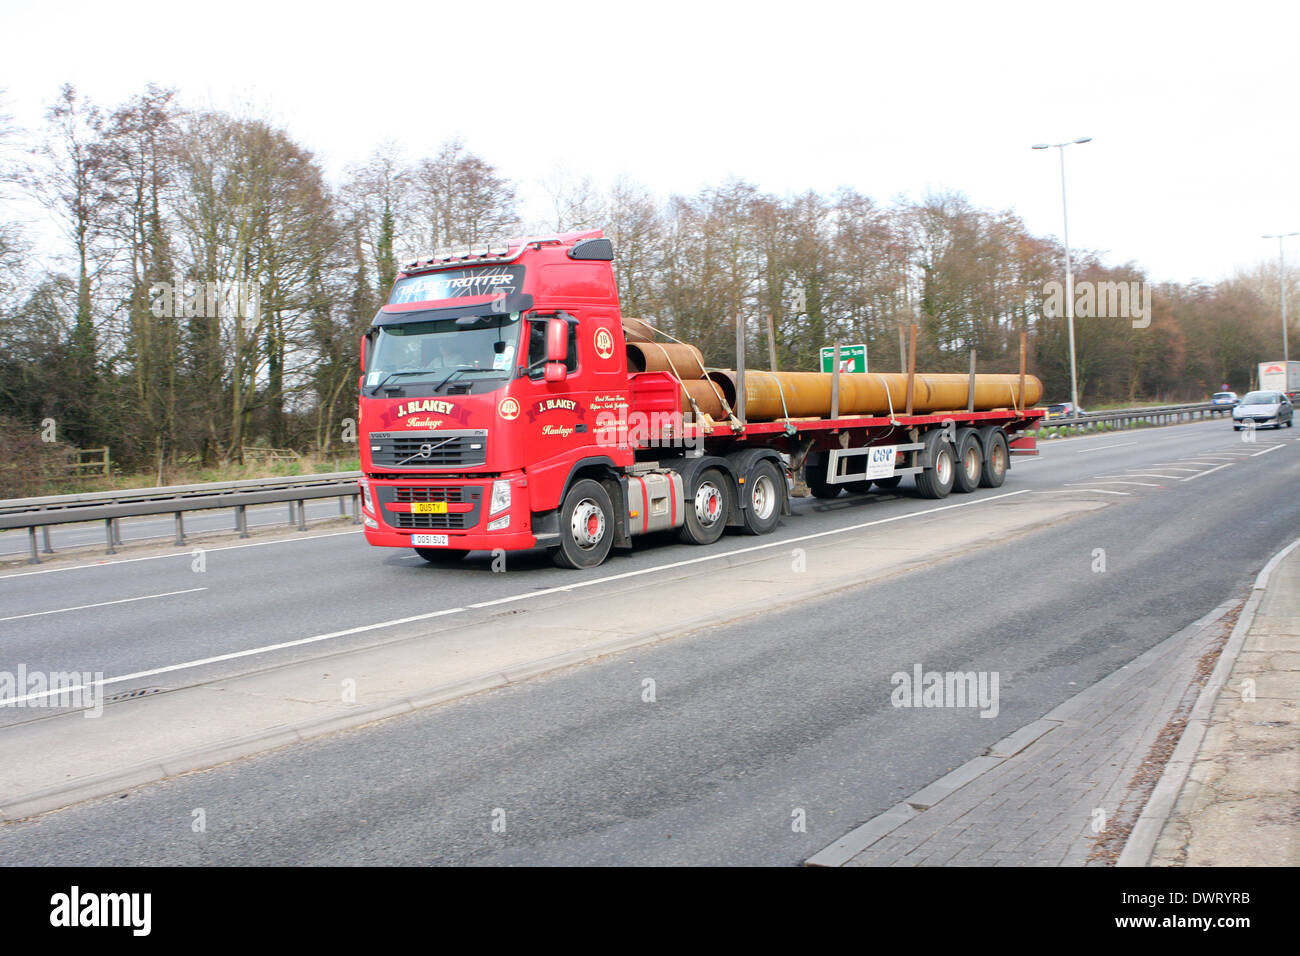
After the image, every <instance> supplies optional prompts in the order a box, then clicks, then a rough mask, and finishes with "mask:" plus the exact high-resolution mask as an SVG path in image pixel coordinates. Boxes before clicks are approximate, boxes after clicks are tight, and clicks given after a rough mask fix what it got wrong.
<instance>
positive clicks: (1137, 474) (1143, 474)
mask: <svg viewBox="0 0 1300 956" xmlns="http://www.w3.org/2000/svg"><path fill="white" fill-rule="evenodd" d="M1093 477H1094V478H1168V479H1169V480H1171V481H1181V480H1182V476H1181V475H1160V474H1157V473H1156V472H1154V471H1132V472H1128V473H1127V474H1123V475H1093Z"/></svg>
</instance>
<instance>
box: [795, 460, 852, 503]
mask: <svg viewBox="0 0 1300 956" xmlns="http://www.w3.org/2000/svg"><path fill="white" fill-rule="evenodd" d="M803 477H804V481H805V482H806V483H807V484H808V490H809V491H811V492H812V493H813V497H814V498H821V499H823V500H826V501H829V500H830V499H832V498H838V497H839V496H840V489H841V488H843V487H844V486H843V485H832V484H829V483H828V482H827V481H826V456H825V455H824V454H822V453H820V452H819V453H818V454H817V455H816V456H814V457H813V458H811V459H810V460H809V461H808V462H807V463H806V464H805V465H804V469H803Z"/></svg>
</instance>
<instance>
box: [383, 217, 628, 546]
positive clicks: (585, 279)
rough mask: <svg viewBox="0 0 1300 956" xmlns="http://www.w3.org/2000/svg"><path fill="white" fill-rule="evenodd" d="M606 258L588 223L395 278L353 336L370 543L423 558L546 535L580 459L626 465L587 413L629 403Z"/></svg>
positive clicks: (414, 268) (424, 264)
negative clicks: (357, 349)
mask: <svg viewBox="0 0 1300 956" xmlns="http://www.w3.org/2000/svg"><path fill="white" fill-rule="evenodd" d="M612 259H613V250H612V247H611V245H610V242H609V240H608V239H605V238H604V237H603V234H602V233H601V232H600V231H598V230H597V231H589V232H578V233H569V234H565V235H559V236H553V237H547V238H545V239H535V240H519V241H515V242H512V243H510V244H507V245H504V246H501V247H497V248H493V249H476V250H465V251H463V252H460V253H456V254H454V255H447V256H439V257H436V258H433V259H430V260H426V261H421V262H415V263H412V264H410V265H408V266H407V267H406V268H405V270H404V271H403V272H402V273H401V274H400V275H399V276H398V278H397V281H396V283H395V284H394V286H393V290H392V293H391V294H390V296H389V301H388V303H387V304H386V305H384V307H383V308H382V309H381V310H380V311H379V313H378V314H377V315H376V316H375V319H374V322H373V323H372V326H371V328H370V330H369V331H368V332H367V334H366V336H365V339H364V340H363V343H362V356H363V358H362V371H363V375H362V379H361V401H360V405H361V412H360V429H359V432H360V444H361V470H362V473H363V475H364V476H365V477H364V478H363V479H362V482H361V485H362V501H363V516H362V517H363V522H364V525H365V535H366V539H367V540H368V541H369V542H370V543H371V544H373V545H379V546H387V547H400V548H411V547H415V548H417V549H420V553H421V554H423V555H425V556H426V557H430V558H431V559H433V558H437V557H439V556H443V557H445V558H447V559H455V558H458V557H461V556H463V555H464V554H465V553H467V552H468V551H471V550H495V549H498V548H500V549H504V550H507V551H510V550H518V549H524V548H531V547H534V546H536V545H538V544H539V543H542V544H545V543H547V542H548V541H550V540H552V539H554V538H555V537H556V530H555V527H554V521H551V522H550V524H549V525H548V527H545V528H539V527H537V523H536V521H535V519H534V516H535V515H547V514H551V515H552V517H553V513H554V511H555V509H556V508H557V506H558V504H559V500H560V496H561V494H562V493H563V491H564V489H565V486H566V484H568V482H569V479H570V476H571V475H572V474H574V472H575V471H576V470H577V469H579V468H581V467H582V466H583V465H584V464H585V465H592V464H598V463H599V464H604V465H607V466H609V467H613V468H620V467H623V466H626V465H630V464H631V463H632V459H633V453H632V451H631V450H630V449H629V448H628V447H627V445H626V443H624V444H623V445H622V446H619V445H618V444H617V443H612V444H611V443H605V444H603V445H601V444H598V442H599V440H600V439H601V438H602V435H601V434H600V433H599V431H598V429H597V421H596V419H597V416H598V415H599V414H600V413H602V412H608V413H614V414H615V415H617V414H618V413H620V412H624V413H625V412H626V410H627V409H628V407H629V405H630V402H631V391H630V389H629V383H628V375H627V360H626V356H625V348H624V340H623V331H622V326H621V322H620V315H619V307H618V295H617V291H616V287H615V284H614V273H613V267H612ZM605 437H607V436H605ZM435 479H436V480H435ZM426 549H427V550H426Z"/></svg>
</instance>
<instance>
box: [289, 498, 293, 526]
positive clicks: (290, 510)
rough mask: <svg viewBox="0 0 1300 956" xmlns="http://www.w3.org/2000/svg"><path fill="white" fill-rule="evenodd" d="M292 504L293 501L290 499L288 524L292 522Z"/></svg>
mask: <svg viewBox="0 0 1300 956" xmlns="http://www.w3.org/2000/svg"><path fill="white" fill-rule="evenodd" d="M293 505H294V503H293V502H292V501H290V502H289V524H293Z"/></svg>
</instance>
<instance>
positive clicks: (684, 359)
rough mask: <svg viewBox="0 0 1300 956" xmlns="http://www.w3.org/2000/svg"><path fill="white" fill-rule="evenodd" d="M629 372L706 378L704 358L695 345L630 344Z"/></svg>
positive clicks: (628, 352) (670, 343)
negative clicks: (665, 373) (663, 373)
mask: <svg viewBox="0 0 1300 956" xmlns="http://www.w3.org/2000/svg"><path fill="white" fill-rule="evenodd" d="M627 370H628V371H629V372H672V373H674V374H675V375H677V377H678V378H682V379H688V378H696V379H699V378H704V373H705V371H706V370H705V368H704V356H703V355H702V354H700V350H699V349H697V348H696V347H695V346H694V345H680V344H678V343H676V342H669V343H667V344H664V343H660V342H628V343H627Z"/></svg>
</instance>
